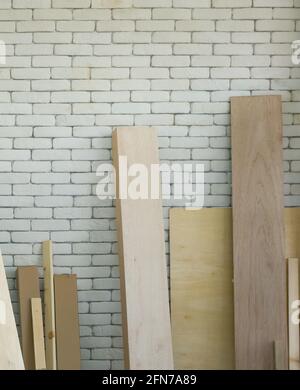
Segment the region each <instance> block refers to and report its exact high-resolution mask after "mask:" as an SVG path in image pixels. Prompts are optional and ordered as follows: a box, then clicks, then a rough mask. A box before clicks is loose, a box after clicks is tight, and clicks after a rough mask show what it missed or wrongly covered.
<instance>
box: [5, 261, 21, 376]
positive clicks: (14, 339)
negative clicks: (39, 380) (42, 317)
mask: <svg viewBox="0 0 300 390" xmlns="http://www.w3.org/2000/svg"><path fill="white" fill-rule="evenodd" d="M0 370H24V362H23V357H22V352H21V346H20V342H19V337H18V332H17V327H16V322H15V317H14V313H13V310H12V305H11V300H10V295H9V290H8V285H7V279H6V274H5V269H4V264H3V260H2V255H1V253H0Z"/></svg>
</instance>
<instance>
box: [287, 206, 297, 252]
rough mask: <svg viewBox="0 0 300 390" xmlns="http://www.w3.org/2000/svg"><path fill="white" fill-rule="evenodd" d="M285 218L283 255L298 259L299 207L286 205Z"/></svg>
mask: <svg viewBox="0 0 300 390" xmlns="http://www.w3.org/2000/svg"><path fill="white" fill-rule="evenodd" d="M284 220H285V257H286V258H287V259H288V258H290V257H291V258H297V259H300V208H299V207H286V208H285V209H284Z"/></svg>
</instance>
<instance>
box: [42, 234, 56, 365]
mask: <svg viewBox="0 0 300 390" xmlns="http://www.w3.org/2000/svg"><path fill="white" fill-rule="evenodd" d="M43 266H44V305H45V309H44V310H45V345H46V365H47V369H48V370H56V342H55V304H54V282H53V260H52V241H44V242H43Z"/></svg>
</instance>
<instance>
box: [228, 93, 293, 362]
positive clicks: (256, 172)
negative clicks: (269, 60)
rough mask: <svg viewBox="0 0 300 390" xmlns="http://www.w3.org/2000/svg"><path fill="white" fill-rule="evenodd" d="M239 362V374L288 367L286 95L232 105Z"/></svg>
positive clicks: (248, 99)
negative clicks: (278, 358)
mask: <svg viewBox="0 0 300 390" xmlns="http://www.w3.org/2000/svg"><path fill="white" fill-rule="evenodd" d="M231 139H232V176H233V177H232V183H233V186H232V187H233V190H232V193H233V247H234V251H233V254H234V302H235V310H234V311H235V356H236V368H238V369H273V368H274V366H275V362H274V353H273V345H274V341H278V342H280V343H281V345H282V355H283V356H284V360H285V362H286V364H285V368H287V367H288V340H287V318H286V313H287V302H286V291H287V290H286V263H285V258H284V223H283V178H282V172H283V165H282V113H281V98H280V96H255V97H234V98H232V99H231Z"/></svg>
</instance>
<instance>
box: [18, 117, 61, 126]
mask: <svg viewBox="0 0 300 390" xmlns="http://www.w3.org/2000/svg"><path fill="white" fill-rule="evenodd" d="M54 123H55V117H54V116H52V115H18V116H17V125H18V126H52V125H54Z"/></svg>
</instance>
